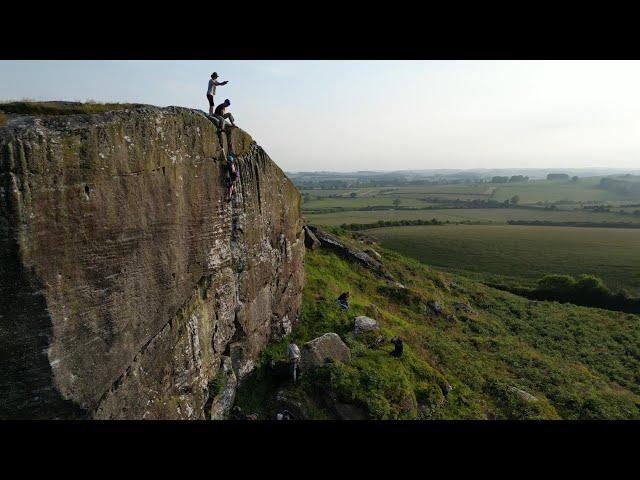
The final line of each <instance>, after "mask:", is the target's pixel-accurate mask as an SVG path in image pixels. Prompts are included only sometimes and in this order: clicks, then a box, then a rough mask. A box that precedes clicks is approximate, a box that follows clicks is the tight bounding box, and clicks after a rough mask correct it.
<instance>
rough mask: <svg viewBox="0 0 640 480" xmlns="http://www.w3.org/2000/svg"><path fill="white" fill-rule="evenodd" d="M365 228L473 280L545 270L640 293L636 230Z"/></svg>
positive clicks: (524, 277) (532, 276) (639, 233)
mask: <svg viewBox="0 0 640 480" xmlns="http://www.w3.org/2000/svg"><path fill="white" fill-rule="evenodd" d="M367 232H368V233H369V234H371V235H372V236H374V237H375V238H378V239H380V240H381V242H382V245H384V246H385V247H387V248H390V249H393V250H396V251H398V252H400V253H402V254H404V255H407V256H410V257H413V258H416V259H418V260H420V261H421V262H424V263H427V264H429V265H433V266H436V267H439V268H444V269H447V270H450V271H456V272H464V273H467V274H470V275H471V276H472V277H474V278H483V279H489V280H497V279H499V277H505V278H506V279H508V280H511V281H516V282H522V283H525V284H526V283H532V282H533V281H535V280H536V279H538V278H540V277H542V276H543V275H545V274H547V273H558V274H571V275H578V274H582V273H587V274H593V275H596V276H598V277H600V278H602V279H603V280H604V281H605V283H606V284H607V285H608V286H609V287H610V288H612V289H614V290H618V289H621V288H627V289H629V291H630V292H632V293H634V294H636V295H638V294H640V230H635V229H614V228H572V227H537V226H515V225H508V226H499V225H495V226H487V225H450V226H448V225H445V226H415V227H389V228H376V229H373V230H368V231H367Z"/></svg>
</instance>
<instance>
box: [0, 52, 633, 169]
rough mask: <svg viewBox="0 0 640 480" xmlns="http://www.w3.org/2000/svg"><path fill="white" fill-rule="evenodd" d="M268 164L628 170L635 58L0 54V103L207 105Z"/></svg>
mask: <svg viewBox="0 0 640 480" xmlns="http://www.w3.org/2000/svg"><path fill="white" fill-rule="evenodd" d="M213 71H217V72H218V73H219V74H220V78H221V80H229V84H228V85H226V86H224V87H218V91H217V95H216V103H220V102H221V101H222V100H224V99H225V98H229V99H230V100H231V107H230V111H231V112H232V113H233V114H234V116H235V118H236V121H237V123H238V126H240V127H242V128H243V129H245V130H246V131H247V132H249V133H250V134H251V135H252V136H253V138H254V139H255V140H256V141H257V142H258V143H259V144H260V145H261V146H262V147H263V148H264V149H265V150H266V151H267V153H268V154H269V155H270V156H271V158H272V159H273V160H275V161H276V162H277V163H278V164H279V165H280V167H281V168H283V169H284V170H287V171H300V170H305V171H309V170H335V171H355V170H400V169H433V168H547V167H549V168H561V167H565V168H580V167H620V168H629V169H637V168H640V62H639V61H350V60H343V61H248V60H246V61H245V60H242V61H209V60H207V61H0V100H18V99H23V98H30V99H34V100H81V101H85V100H87V99H93V100H96V101H102V102H140V103H150V104H154V105H159V106H166V105H180V106H185V107H192V108H200V109H202V110H208V105H207V100H206V98H205V93H206V92H205V90H206V86H207V82H208V80H209V75H210V74H211V72H213Z"/></svg>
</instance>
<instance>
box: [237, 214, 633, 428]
mask: <svg viewBox="0 0 640 480" xmlns="http://www.w3.org/2000/svg"><path fill="white" fill-rule="evenodd" d="M438 228H439V227H438ZM434 230H435V229H434ZM376 248H377V247H376ZM379 251H380V253H381V254H382V257H383V261H384V264H385V266H386V267H387V268H388V269H389V271H390V272H391V273H392V274H393V275H394V276H395V278H397V279H398V280H399V281H400V282H402V283H403V284H404V285H405V286H406V287H407V288H406V289H402V288H398V287H394V286H393V285H391V284H390V283H389V282H387V281H385V280H383V279H381V278H379V277H376V276H375V275H374V274H373V273H372V272H371V271H369V270H366V269H364V268H362V267H360V266H356V265H354V264H351V263H348V262H346V261H344V260H342V259H340V258H338V257H337V256H335V255H334V254H333V253H330V252H327V251H325V250H323V249H320V250H317V251H312V252H308V253H307V257H306V261H305V269H306V275H307V283H306V285H305V288H304V292H303V306H302V315H301V318H300V320H299V323H298V324H297V325H296V326H295V328H294V330H293V332H292V333H291V336H290V337H291V338H293V339H294V340H295V341H296V342H297V343H298V344H299V345H301V344H302V343H304V342H306V341H308V340H310V339H312V338H315V337H317V336H319V335H321V334H323V333H326V332H330V331H331V332H336V333H338V334H339V335H340V336H341V337H342V339H343V340H344V341H345V342H346V343H347V344H348V345H349V346H350V348H351V351H352V357H353V358H352V361H351V363H350V364H348V365H343V364H328V365H326V366H324V367H322V368H320V369H318V370H317V371H316V372H315V373H314V374H310V375H307V376H306V377H303V378H302V379H301V381H300V383H299V384H298V385H297V386H295V387H293V386H292V385H291V384H290V382H286V381H284V382H282V381H276V380H273V379H272V378H271V377H269V376H267V374H266V370H265V368H264V363H263V364H262V366H260V367H259V368H258V369H257V370H256V371H255V373H254V374H253V375H252V376H251V377H250V378H249V379H248V380H247V381H246V382H245V383H244V384H243V386H242V387H241V388H240V390H239V392H238V397H237V404H238V405H239V406H241V407H242V408H243V409H244V411H245V412H248V413H250V412H255V413H258V415H259V417H260V418H273V416H274V414H275V410H274V397H275V392H276V391H277V390H279V389H283V388H284V389H286V390H287V391H288V392H289V394H290V395H291V396H294V397H295V398H297V399H299V400H300V401H301V402H302V403H304V404H306V405H307V407H308V411H309V412H310V416H311V417H312V418H332V417H333V414H332V413H331V410H330V409H329V408H328V407H327V406H326V404H325V402H324V399H326V397H327V395H328V393H329V392H335V393H336V395H337V396H338V398H339V400H340V401H342V402H346V403H350V404H354V405H358V406H360V407H362V408H364V409H365V410H366V412H367V414H368V415H369V416H370V418H378V419H414V418H421V419H483V418H485V419H543V418H545V419H558V418H563V419H590V418H620V419H621V418H636V419H638V418H640V373H639V372H640V318H639V317H638V316H634V315H629V314H623V313H619V312H611V311H605V310H599V309H591V308H585V307H578V306H574V305H570V304H558V303H554V302H532V301H529V300H526V299H524V298H522V297H518V296H515V295H511V294H509V293H506V292H502V291H498V290H494V289H491V288H489V287H486V286H484V285H482V284H480V283H477V282H474V281H472V280H468V279H466V278H464V277H461V276H458V275H454V274H445V273H440V272H437V271H434V270H432V269H431V268H429V267H427V266H425V265H423V264H421V263H419V262H418V261H416V260H413V259H409V258H406V257H403V256H402V255H400V254H398V253H396V252H392V251H390V250H386V249H383V248H379ZM345 290H349V291H350V292H351V296H352V299H351V308H350V309H349V311H346V312H344V311H342V310H340V309H339V308H338V307H337V305H336V304H335V301H334V300H335V298H336V297H337V296H338V295H339V294H340V293H341V292H342V291H345ZM429 300H435V301H438V302H439V303H440V305H441V306H442V310H443V312H442V314H441V315H436V314H433V313H431V314H429V313H427V309H426V307H425V304H426V303H427V302H428V301H429ZM363 314H366V315H369V316H371V317H374V318H376V319H377V320H378V321H379V322H380V324H381V330H382V333H383V334H384V335H385V337H386V338H387V339H389V338H391V337H392V336H393V335H401V336H402V337H403V338H404V340H405V354H404V356H403V357H402V358H400V359H396V358H394V357H392V356H391V355H390V351H391V345H389V344H388V343H386V344H385V345H383V346H382V347H380V348H377V349H374V348H369V347H368V346H367V341H366V339H365V340H363V339H356V338H355V337H354V334H353V318H354V316H356V315H363ZM449 315H450V317H448V316H449ZM287 341H288V339H283V340H282V341H281V342H278V343H276V344H273V345H271V346H270V347H269V348H268V349H267V350H266V351H265V352H264V354H263V359H262V360H263V362H266V361H268V360H269V359H272V358H273V359H279V358H280V359H282V358H284V354H285V349H286V344H287ZM449 386H450V387H452V389H451V390H450V391H449ZM528 394H530V395H533V396H534V397H535V399H532V397H530V396H529V395H528Z"/></svg>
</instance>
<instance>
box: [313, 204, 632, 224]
mask: <svg viewBox="0 0 640 480" xmlns="http://www.w3.org/2000/svg"><path fill="white" fill-rule="evenodd" d="M303 215H304V217H305V218H306V219H307V220H308V221H309V222H311V223H313V224H316V225H325V226H336V225H342V224H345V223H346V224H349V223H375V222H377V221H379V220H385V221H396V220H431V219H432V218H435V219H436V220H439V221H443V222H445V221H447V220H448V221H450V222H466V221H470V222H474V223H500V224H504V223H506V222H507V221H509V220H525V221H536V220H539V221H553V222H634V223H640V217H639V216H632V215H623V214H618V213H603V212H591V211H588V210H579V211H560V210H559V211H553V210H544V209H539V210H534V209H524V208H522V209H520V208H445V209H433V210H432V209H429V210H376V211H344V212H333V213H308V212H304V213H303Z"/></svg>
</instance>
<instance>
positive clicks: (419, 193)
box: [301, 177, 640, 211]
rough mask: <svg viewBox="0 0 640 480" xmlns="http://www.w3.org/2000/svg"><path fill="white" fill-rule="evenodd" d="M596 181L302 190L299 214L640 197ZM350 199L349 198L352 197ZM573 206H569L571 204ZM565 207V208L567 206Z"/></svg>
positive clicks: (618, 201) (637, 199) (613, 200)
mask: <svg viewBox="0 0 640 480" xmlns="http://www.w3.org/2000/svg"><path fill="white" fill-rule="evenodd" d="M599 183H600V178H599V177H593V178H585V179H580V180H578V181H576V182H573V181H548V180H536V181H530V182H524V183H509V184H491V183H485V184H479V185H478V184H454V185H404V186H398V187H365V188H352V189H324V190H320V189H317V190H316V189H303V190H301V193H302V195H303V198H304V203H303V205H302V208H303V210H314V211H317V210H322V209H329V208H336V207H338V208H344V209H349V208H362V207H366V206H374V205H388V206H391V205H393V201H394V200H395V199H399V200H400V201H401V203H400V205H402V206H408V207H420V206H426V205H428V203H426V202H429V201H430V200H431V199H437V200H438V201H440V202H446V201H449V202H455V201H472V200H485V201H488V200H492V201H496V202H504V201H505V200H510V199H511V198H513V197H514V196H517V197H518V203H519V204H520V205H535V204H539V203H556V204H558V206H560V205H563V204H564V206H563V208H571V206H572V205H573V206H575V203H577V202H583V203H585V204H591V205H593V204H607V203H608V204H611V205H615V204H624V203H636V202H637V203H640V195H639V194H635V193H626V194H621V193H617V192H615V191H611V190H606V189H603V188H600V187H599V186H598V185H599ZM352 195H353V197H352ZM572 202H573V203H572ZM567 203H568V205H567Z"/></svg>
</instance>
